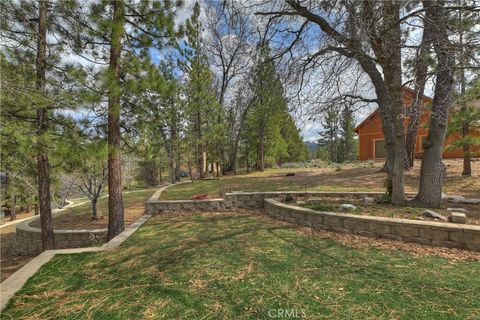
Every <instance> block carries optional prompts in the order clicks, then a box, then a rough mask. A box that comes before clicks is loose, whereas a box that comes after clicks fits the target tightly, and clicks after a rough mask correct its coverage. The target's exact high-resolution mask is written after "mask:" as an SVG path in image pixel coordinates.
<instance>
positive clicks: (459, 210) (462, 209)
mask: <svg viewBox="0 0 480 320" xmlns="http://www.w3.org/2000/svg"><path fill="white" fill-rule="evenodd" d="M447 211H456V212H463V213H468V210H467V209H465V208H447Z"/></svg>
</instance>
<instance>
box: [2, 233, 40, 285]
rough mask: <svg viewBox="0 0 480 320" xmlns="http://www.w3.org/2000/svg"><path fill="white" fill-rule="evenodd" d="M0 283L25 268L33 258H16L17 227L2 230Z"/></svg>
mask: <svg viewBox="0 0 480 320" xmlns="http://www.w3.org/2000/svg"><path fill="white" fill-rule="evenodd" d="M0 244H1V245H0V247H1V255H0V281H2V282H3V280H5V279H6V278H8V277H9V276H10V275H11V274H12V273H14V272H15V271H17V270H18V269H20V268H21V267H23V266H24V265H25V264H26V263H27V262H28V261H30V260H32V259H33V258H34V257H33V256H14V255H13V246H14V244H15V225H10V226H8V227H5V228H2V229H0Z"/></svg>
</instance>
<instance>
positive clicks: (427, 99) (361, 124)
mask: <svg viewBox="0 0 480 320" xmlns="http://www.w3.org/2000/svg"><path fill="white" fill-rule="evenodd" d="M403 91H404V93H410V94H415V91H414V90H412V89H410V88H409V87H403ZM422 99H423V100H425V101H428V102H432V101H433V99H432V98H430V97H429V96H426V95H424V96H423V97H422ZM377 113H378V108H377V109H375V110H374V111H373V112H372V113H370V114H369V115H368V117H366V118H365V119H364V120H363V121H362V122H360V124H359V125H358V126H356V127H355V129H353V131H354V132H355V133H358V130H360V128H361V127H362V126H363V125H364V124H365V123H367V122H368V120H370V119H371V118H373V117H374V116H375V115H376V114H377Z"/></svg>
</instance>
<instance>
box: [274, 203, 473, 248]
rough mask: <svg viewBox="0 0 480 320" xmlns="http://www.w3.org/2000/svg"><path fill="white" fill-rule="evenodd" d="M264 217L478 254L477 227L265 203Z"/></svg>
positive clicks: (319, 228) (323, 228)
mask: <svg viewBox="0 0 480 320" xmlns="http://www.w3.org/2000/svg"><path fill="white" fill-rule="evenodd" d="M265 209H266V211H267V214H268V215H269V216H270V217H272V218H275V219H279V220H283V221H286V222H289V223H292V224H296V225H299V226H306V227H312V228H314V229H318V230H328V231H335V232H341V233H352V234H358V235H362V236H368V237H374V238H386V239H392V240H401V241H405V242H415V243H420V244H429V245H434V246H441V247H449V248H461V249H469V250H474V251H480V226H475V225H458V224H453V223H442V222H430V221H415V220H407V219H393V218H385V217H373V216H358V215H352V214H341V213H334V212H322V211H315V210H311V209H308V208H301V207H297V206H292V205H288V204H284V203H281V202H279V201H276V200H274V199H266V200H265Z"/></svg>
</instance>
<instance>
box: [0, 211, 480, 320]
mask: <svg viewBox="0 0 480 320" xmlns="http://www.w3.org/2000/svg"><path fill="white" fill-rule="evenodd" d="M439 256H440V257H439ZM132 261H134V262H135V263H133V264H132ZM479 272H480V263H479V258H478V254H477V255H474V254H473V253H468V252H461V250H453V249H438V248H430V247H425V246H419V245H418V246H417V245H410V244H409V245H408V246H407V245H405V244H403V243H399V242H396V241H388V240H374V239H368V238H363V237H359V236H349V235H338V234H335V233H329V232H314V231H312V230H311V229H306V228H296V227H292V226H291V225H288V224H286V223H283V222H280V221H276V220H272V219H269V218H268V217H266V216H262V215H259V212H254V213H251V214H250V213H249V212H246V211H243V213H241V214H239V213H236V212H227V213H196V214H194V215H193V214H178V213H177V214H169V215H162V216H156V217H154V218H152V219H151V220H150V221H149V222H147V223H146V224H145V225H144V226H142V227H141V228H140V229H139V230H138V231H137V232H136V233H135V234H134V235H133V236H132V237H131V238H129V239H128V240H127V241H126V242H125V243H124V244H123V245H122V246H121V247H120V248H118V250H115V251H112V252H101V253H84V254H76V255H62V256H57V257H55V258H54V259H53V260H51V261H50V262H49V263H48V264H46V265H45V266H43V267H42V269H41V270H40V272H39V273H38V274H37V275H35V276H34V277H33V278H32V279H31V281H29V282H28V283H27V285H26V286H25V287H24V288H23V289H22V290H21V291H20V292H19V293H18V294H17V295H16V296H15V297H14V299H13V300H12V302H11V303H10V304H9V306H8V307H7V309H6V310H5V311H4V313H3V316H4V317H7V316H11V317H13V318H14V319H59V318H61V319H108V320H111V319H136V318H145V319H149V318H152V319H240V318H252V319H262V318H268V317H269V314H268V312H269V310H272V309H274V310H278V309H298V310H300V309H304V310H305V313H306V317H307V318H308V319H319V318H322V319H323V318H329V319H412V318H421V319H478V317H479V316H480V301H479V300H478V295H479V294H480V282H479V281H480V280H479V278H478V277H476V276H475V275H476V274H478V273H479Z"/></svg>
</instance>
